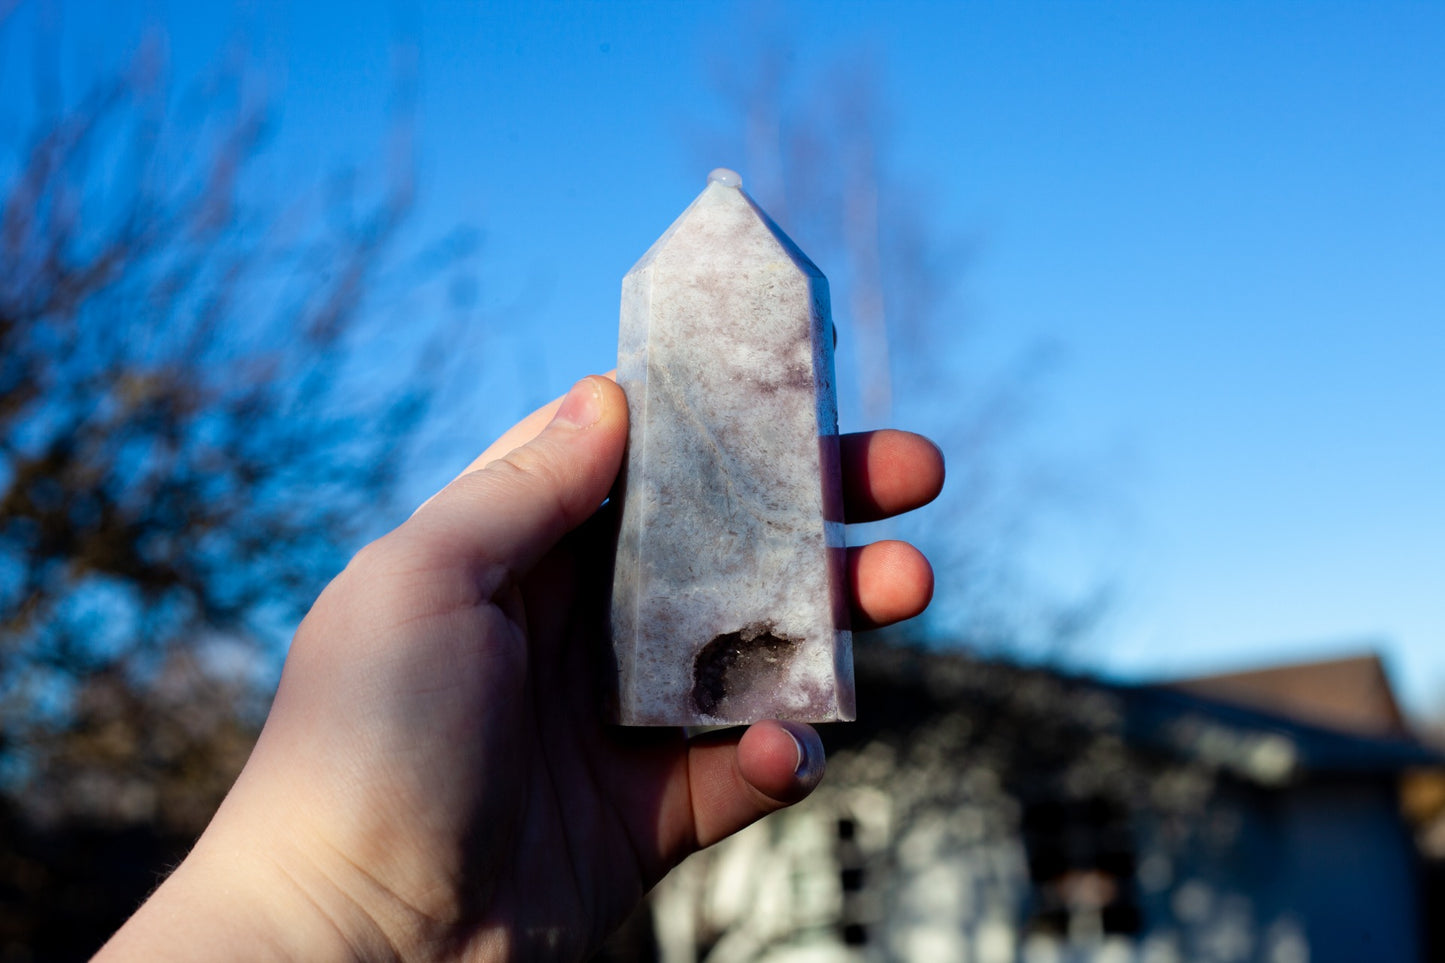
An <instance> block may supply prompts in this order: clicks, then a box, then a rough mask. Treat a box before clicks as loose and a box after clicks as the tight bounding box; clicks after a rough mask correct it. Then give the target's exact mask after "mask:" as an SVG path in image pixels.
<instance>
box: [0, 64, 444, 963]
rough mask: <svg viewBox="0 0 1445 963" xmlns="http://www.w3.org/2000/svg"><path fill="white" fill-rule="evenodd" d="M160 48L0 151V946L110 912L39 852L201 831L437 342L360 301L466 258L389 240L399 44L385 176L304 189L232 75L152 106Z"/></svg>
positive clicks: (373, 495) (383, 504)
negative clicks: (24, 841) (5, 896)
mask: <svg viewBox="0 0 1445 963" xmlns="http://www.w3.org/2000/svg"><path fill="white" fill-rule="evenodd" d="M163 50H164V44H163V43H161V42H152V43H149V44H147V45H145V46H144V47H143V48H142V51H141V53H140V54H138V55H137V57H136V59H135V61H134V62H133V63H132V64H131V65H130V66H129V67H128V68H126V69H125V70H123V71H122V72H121V73H120V74H119V75H117V76H112V77H108V78H105V79H102V80H101V81H99V82H97V83H96V84H95V86H94V87H93V88H92V89H90V90H89V91H88V92H87V93H85V94H84V96H82V97H80V98H79V99H78V101H76V102H75V103H74V104H73V105H71V106H68V107H63V108H62V107H55V108H53V109H52V108H50V107H48V106H47V105H48V104H57V103H59V98H57V97H52V96H43V97H40V98H38V103H39V107H38V108H37V111H36V114H37V121H36V124H35V127H34V130H33V132H32V133H30V134H29V135H28V136H26V137H24V138H22V139H19V140H15V141H12V142H11V143H0V149H5V150H8V151H11V152H13V156H14V160H13V162H12V163H11V165H10V166H9V168H8V169H9V170H11V171H13V174H12V175H10V176H8V177H5V178H4V179H3V180H0V693H3V697H0V823H4V825H5V828H6V832H5V835H6V836H7V837H11V833H12V831H13V833H14V836H13V837H12V838H17V839H18V838H20V837H21V836H22V835H24V836H25V837H26V838H30V839H32V841H33V840H35V839H38V840H40V841H39V842H33V846H34V847H38V849H35V850H34V851H33V852H31V853H30V855H29V857H27V856H26V855H25V854H24V853H23V852H21V851H19V850H17V851H16V853H14V854H11V855H10V856H8V857H7V858H5V859H0V876H3V877H4V878H5V880H6V881H7V883H8V884H13V886H14V887H16V888H18V889H19V891H20V892H22V894H24V895H23V898H22V903H21V904H19V905H18V909H17V906H16V905H6V906H0V943H3V942H4V941H5V940H6V939H7V938H14V939H20V938H21V937H20V936H16V935H15V927H16V926H21V924H20V923H16V920H17V919H19V920H30V921H31V922H34V921H35V920H40V919H50V920H51V922H52V923H53V924H54V932H57V933H62V934H63V933H64V932H65V931H66V928H67V927H69V929H70V936H71V937H72V938H73V937H74V936H75V933H76V932H77V930H76V927H77V926H79V927H80V929H79V932H82V933H90V932H92V931H94V932H98V933H100V934H103V933H104V932H105V929H106V927H108V926H113V925H114V924H115V922H116V921H115V920H113V919H107V918H106V914H105V913H104V912H101V913H100V914H99V915H98V917H97V915H96V914H94V913H92V914H91V916H89V917H87V919H86V920H85V923H84V925H81V924H78V923H77V922H76V920H74V919H71V918H70V917H67V916H66V915H65V914H66V913H67V912H70V911H73V912H80V911H79V910H76V909H75V907H74V906H70V908H69V910H67V908H66V907H67V906H68V905H69V904H67V903H66V902H65V900H64V899H63V898H62V895H63V893H64V892H70V891H73V890H74V886H75V883H74V879H71V878H67V872H66V871H65V870H64V869H63V868H61V867H60V866H59V865H58V864H56V863H54V862H52V860H55V859H61V855H57V854H62V855H63V853H65V852H70V850H69V849H67V848H65V847H64V846H61V845H60V842H59V841H63V840H64V839H74V838H76V835H75V834H76V833H77V832H80V829H79V828H78V827H85V826H89V827H91V830H90V831H93V832H98V831H101V830H103V829H104V828H105V827H111V828H112V829H116V830H117V831H119V830H120V829H125V828H126V827H131V830H130V831H135V830H137V829H139V828H145V830H146V832H148V833H151V834H152V835H155V836H156V838H161V839H164V840H169V843H167V844H166V845H170V846H172V847H173V846H175V845H176V844H177V843H178V842H183V841H184V840H185V839H187V838H189V836H190V835H191V834H193V833H194V832H195V831H197V830H198V829H199V828H200V827H201V826H202V825H203V824H204V822H205V820H206V819H208V818H209V814H210V812H211V810H212V809H213V807H214V805H215V804H216V802H217V801H218V800H219V798H220V796H221V795H222V794H223V793H224V791H225V789H226V788H227V786H228V785H229V783H230V780H231V778H233V776H234V774H235V772H236V771H237V770H238V769H239V766H240V764H241V763H242V762H243V761H244V759H245V756H246V753H247V752H248V750H249V746H250V742H251V739H252V738H253V736H254V732H255V728H256V726H257V724H258V723H259V720H260V718H261V717H262V715H263V713H264V709H265V705H266V703H267V701H268V697H269V692H270V688H271V686H272V684H273V682H274V675H275V670H276V668H277V667H278V666H279V661H280V656H281V654H282V652H283V651H284V643H285V637H286V634H287V633H288V632H289V629H290V627H291V626H292V625H294V623H295V621H296V619H297V618H299V615H300V613H302V612H303V611H304V609H305V607H306V606H307V605H308V604H309V603H310V601H311V599H312V598H314V596H315V594H316V592H317V591H319V589H320V587H321V585H322V584H323V583H324V581H325V579H326V578H328V577H329V576H330V574H332V573H334V572H335V571H336V570H337V569H338V568H339V567H340V566H341V564H342V563H343V562H344V560H345V557H346V554H347V552H349V550H351V549H352V548H354V547H355V545H356V543H357V541H358V539H359V538H361V537H362V536H363V535H366V534H369V533H372V532H375V531H377V530H378V529H379V528H380V526H381V525H382V524H384V523H385V522H387V521H389V520H390V517H389V516H388V510H389V501H388V499H389V496H390V494H391V492H392V491H393V487H394V484H395V482H396V481H397V478H398V469H399V466H400V465H402V464H403V463H404V461H405V454H406V451H407V445H408V438H409V429H410V428H411V427H412V426H414V425H415V424H416V422H417V420H418V419H419V418H420V417H421V415H422V414H423V412H424V411H425V408H426V404H427V401H428V392H427V389H426V388H423V387H422V386H423V385H429V384H434V383H435V381H436V378H437V376H438V372H437V371H436V370H435V368H436V366H437V364H438V363H439V362H438V359H437V352H436V351H435V350H434V349H435V347H436V346H437V345H438V344H439V341H440V339H441V338H442V337H443V336H444V332H442V331H441V330H440V328H439V326H438V325H436V324H432V325H431V326H430V327H427V326H426V325H420V326H417V327H414V328H413V329H411V330H407V331H402V332H397V331H396V330H395V329H394V328H393V327H391V326H389V325H387V324H386V323H385V322H384V320H383V317H382V314H383V312H381V311H379V310H377V308H378V307H379V306H384V305H385V304H386V303H387V302H388V301H394V300H396V299H399V298H402V297H405V296H407V292H409V291H411V290H413V289H414V288H415V286H416V285H417V283H419V282H420V281H423V280H425V279H426V278H427V277H428V276H434V274H435V272H436V271H438V270H443V271H451V270H452V269H453V268H455V267H457V266H458V265H460V264H461V263H462V261H461V258H462V256H463V255H464V254H465V253H466V251H465V246H466V244H467V243H468V242H467V241H466V239H465V237H462V236H460V235H459V236H457V237H453V238H448V239H446V240H444V241H443V243H442V244H441V245H439V246H437V247H434V248H432V249H430V250H427V251H424V252H422V253H421V254H419V255H417V256H416V257H403V256H401V255H400V254H399V253H398V252H397V251H396V247H397V235H398V231H399V229H400V228H401V226H402V225H403V223H404V221H405V218H406V216H407V214H408V211H409V210H410V208H411V205H412V199H413V183H412V168H411V161H410V154H411V147H410V131H409V125H410V112H409V110H408V100H409V94H408V91H409V89H410V84H409V79H408V78H409V74H408V70H409V64H410V63H411V61H412V60H414V57H412V56H410V55H409V54H408V52H407V51H406V50H401V51H400V56H399V58H398V64H399V71H400V72H399V75H398V81H397V84H396V90H397V96H396V98H395V99H396V104H395V106H396V107H397V108H398V109H397V110H396V111H395V118H394V123H393V131H392V135H391V138H392V143H391V145H390V147H391V149H390V159H389V162H388V163H387V165H386V166H385V167H384V169H383V170H381V171H380V172H375V171H367V170H360V171H352V172H348V173H345V174H343V175H338V176H337V177H335V178H334V179H333V180H332V182H331V183H330V184H329V185H326V187H325V189H324V190H315V191H305V190H302V191H296V190H282V189H276V188H274V187H272V186H271V185H268V184H266V183H265V182H264V180H263V179H262V178H261V177H260V176H258V175H257V171H258V168H259V165H258V163H257V159H258V157H260V156H262V150H263V148H264V146H265V144H266V141H267V137H268V135H269V132H270V127H271V115H272V111H271V107H270V104H269V102H268V100H267V98H266V96H265V94H264V84H263V83H262V80H263V78H262V77H261V76H260V75H259V74H258V73H256V72H255V71H254V70H251V69H248V68H247V67H246V66H245V64H244V58H242V59H241V60H240V61H233V62H227V63H223V64H221V65H219V66H218V67H217V68H215V69H214V70H213V71H212V72H211V73H210V74H209V75H208V76H205V77H202V78H201V79H200V80H199V81H198V82H197V84H196V85H195V88H194V89H191V90H189V91H187V92H184V93H183V94H182V95H181V96H179V97H173V96H172V93H171V91H170V90H169V89H168V86H167V83H166V80H165V69H164V55H163ZM0 136H3V135H0ZM6 169H7V168H6V167H4V166H0V171H3V170H6ZM398 358H401V359H403V360H401V361H398V360H397V359H398ZM22 826H24V827H29V828H28V829H24V830H22V829H19V828H15V827H22ZM47 827H49V828H47ZM35 833H40V834H41V835H40V836H34V834H35ZM45 833H49V834H50V835H49V836H45V835H44V834H45ZM45 839H49V840H50V843H46V842H45ZM28 845H29V844H28ZM47 846H48V847H49V848H47ZM164 848H165V847H164V846H162V847H161V849H162V851H164ZM101 849H102V850H103V847H102V848H101ZM149 852H150V856H149V858H152V859H154V858H156V857H157V854H156V852H155V851H154V850H152V851H149ZM72 855H77V856H78V858H81V859H86V858H89V859H92V860H94V859H101V857H99V856H97V855H96V852H95V851H92V852H91V853H90V854H89V856H88V857H87V856H86V855H85V854H72ZM130 856H131V857H132V862H134V859H133V857H134V854H133V853H132V854H130ZM27 859H28V862H27ZM37 867H39V868H37ZM72 868H74V867H72ZM104 871H105V867H103V866H96V865H91V866H90V874H89V876H88V878H90V879H92V880H95V879H99V880H102V881H103V880H104V879H105V876H104ZM153 871H154V870H152V872H153ZM22 879H24V880H29V881H30V884H34V885H28V884H27V885H22V884H21V883H20V882H17V881H18V880H22ZM37 880H39V881H41V882H40V883H36V881H37ZM46 880H48V881H49V884H50V885H51V886H52V888H51V889H50V890H46V889H45V887H44V885H43V884H44V883H45V881H46ZM142 883H143V885H149V883H148V882H146V881H145V880H142ZM99 885H100V888H101V889H102V890H103V889H104V886H103V883H102V884H99ZM35 886H39V887H40V888H39V889H38V890H37V889H35ZM66 886H70V887H71V890H66V889H65V887H66ZM4 888H5V889H7V890H10V889H11V888H12V887H11V885H7V886H5V887H4ZM137 895H139V894H137V893H128V892H121V893H120V894H119V895H118V897H116V898H115V899H111V903H112V904H114V903H116V902H119V905H120V911H121V912H122V913H123V912H125V910H126V909H127V908H128V904H129V903H130V902H131V901H133V899H134V898H135V896H137ZM111 896H116V894H114V893H112V894H111ZM98 898H99V897H95V896H94V894H92V895H91V901H92V902H94V901H95V899H98ZM57 900H58V901H59V902H56V901H57ZM42 907H48V908H46V909H44V910H43V911H42ZM115 908H116V907H115V905H111V906H110V911H111V912H114V911H115ZM67 920H69V922H67ZM25 925H26V926H29V925H30V924H29V923H26V924H25ZM35 925H36V926H40V925H41V924H40V923H35ZM21 928H22V930H23V932H24V933H31V932H33V930H31V929H24V927H23V926H22V927H21ZM22 935H23V933H22ZM22 942H23V940H22ZM93 948H94V946H93V945H91V946H89V947H88V949H87V948H82V949H80V950H78V951H77V952H80V953H84V952H88V951H89V949H93ZM42 955H44V954H42ZM61 955H65V954H64V953H63V952H62V953H61Z"/></svg>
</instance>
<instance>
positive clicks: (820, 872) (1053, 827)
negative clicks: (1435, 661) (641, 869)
mask: <svg viewBox="0 0 1445 963" xmlns="http://www.w3.org/2000/svg"><path fill="white" fill-rule="evenodd" d="M858 674H859V689H860V698H859V704H860V706H862V707H863V711H862V720H863V721H861V722H859V723H855V724H850V725H847V726H836V727H827V728H828V729H829V731H827V732H825V740H826V741H827V742H828V743H829V750H830V753H831V757H830V764H829V774H828V778H827V780H825V782H824V785H823V786H822V787H820V789H819V791H818V792H817V793H816V794H815V795H814V797H813V798H812V799H810V800H809V801H808V802H807V803H805V804H804V805H802V806H799V807H797V808H795V809H794V810H791V811H789V812H786V813H782V814H779V815H777V816H774V817H771V818H769V819H768V820H765V821H764V822H762V823H760V824H759V825H757V826H755V827H753V828H751V829H750V830H748V831H746V832H744V833H742V834H740V835H739V836H738V837H736V838H735V839H733V840H730V841H729V842H728V843H726V844H724V845H722V846H719V847H716V848H714V849H713V850H710V851H708V852H705V853H702V854H699V855H697V856H694V857H693V858H692V859H690V860H689V861H688V862H687V863H685V864H684V865H683V866H681V867H679V869H678V870H677V871H675V872H674V873H673V875H672V876H670V877H669V878H668V879H667V880H665V881H664V882H663V884H662V885H661V886H660V887H659V888H658V890H657V891H656V893H655V894H654V897H653V921H654V927H653V930H654V932H653V934H652V938H651V939H649V940H648V941H647V942H649V943H650V942H653V941H654V940H655V946H656V951H655V952H656V955H657V956H658V958H660V959H661V960H664V961H666V963H695V961H708V963H725V961H742V960H750V961H751V960H760V961H772V963H784V961H789V963H793V961H796V963H803V961H808V963H812V961H817V963H823V961H854V960H859V961H861V960H919V961H965V963H1013V961H1025V963H1065V961H1068V963H1075V961H1091V963H1185V961H1189V963H1195V961H1219V963H1235V961H1239V963H1245V961H1248V963H1255V961H1258V963H1336V961H1339V963H1344V961H1349V963H1360V961H1377V960H1378V961H1414V960H1424V959H1432V958H1435V957H1434V956H1433V955H1432V954H1433V952H1434V951H1436V950H1438V944H1437V943H1436V942H1434V940H1435V937H1434V935H1433V934H1432V933H1431V932H1429V929H1428V919H1427V915H1428V914H1427V913H1426V909H1425V907H1426V900H1427V899H1428V898H1429V897H1430V896H1431V895H1432V894H1431V893H1429V892H1428V887H1429V880H1430V879H1432V878H1434V876H1433V875H1432V873H1430V872H1427V870H1429V868H1430V866H1432V865H1434V864H1433V863H1431V862H1430V860H1429V858H1428V857H1429V855H1430V854H1429V853H1428V852H1426V851H1424V850H1422V846H1421V842H1420V840H1423V839H1427V838H1428V836H1429V833H1430V826H1431V825H1432V824H1433V822H1438V821H1439V813H1440V811H1441V809H1442V808H1445V781H1442V778H1441V773H1442V772H1445V768H1442V766H1445V758H1442V757H1441V756H1440V755H1439V754H1437V753H1436V752H1435V751H1433V750H1431V749H1429V748H1427V747H1426V746H1424V745H1422V744H1421V743H1420V742H1419V741H1417V740H1416V739H1415V738H1413V737H1412V735H1411V734H1410V733H1409V731H1408V729H1407V727H1406V726H1405V723H1404V719H1403V716H1402V715H1401V713H1400V710H1399V707H1398V705H1397V704H1396V702H1395V699H1394V696H1393V693H1392V692H1391V690H1390V686H1389V682H1388V679H1387V678H1386V676H1385V673H1384V672H1383V670H1382V668H1381V666H1380V664H1379V662H1378V660H1377V659H1375V658H1374V657H1372V656H1367V657H1362V658H1359V659H1353V660H1344V661H1339V662H1331V663H1318V664H1313V665H1307V666H1291V667H1284V668H1280V669H1274V670H1267V671H1263V672H1253V673H1242V674H1237V675H1231V676H1217V677H1212V678H1208V679H1194V680H1185V681H1181V682H1178V683H1175V684H1171V685H1168V686H1121V685H1110V684H1106V683H1101V682H1098V681H1094V680H1088V679H1080V678H1071V677H1068V676H1064V675H1060V674H1057V673H1054V672H1049V671H1045V670H1041V669H1027V668H1020V667H1018V666H1013V665H1008V664H1003V663H997V662H985V661H978V660H975V659H971V658H969V657H966V656H961V655H957V654H938V653H925V652H920V651H916V650H903V649H894V648H888V647H882V646H875V647H863V648H861V649H860V651H859V653H858Z"/></svg>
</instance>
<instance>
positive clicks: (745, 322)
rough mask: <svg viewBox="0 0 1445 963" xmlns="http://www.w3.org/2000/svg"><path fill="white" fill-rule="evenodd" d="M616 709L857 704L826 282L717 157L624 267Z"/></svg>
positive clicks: (681, 713) (763, 712)
mask: <svg viewBox="0 0 1445 963" xmlns="http://www.w3.org/2000/svg"><path fill="white" fill-rule="evenodd" d="M617 381H618V383H619V384H621V385H622V387H623V389H624V390H625V391H626V392H627V404H628V410H629V414H630V417H631V430H630V434H629V437H628V443H627V463H626V467H625V469H624V473H623V482H622V508H621V527H620V532H619V535H618V544H617V562H616V569H615V574H614V577H613V585H612V613H611V623H612V645H613V653H614V655H615V668H616V674H615V679H614V689H613V691H612V693H611V719H612V720H613V721H615V722H620V723H623V724H625V725H718V724H725V723H747V722H754V721H757V720H759V719H767V718H779V719H793V720H799V721H807V722H826V721H831V720H836V719H851V718H853V712H854V708H853V702H854V700H853V654H852V640H851V636H850V633H849V631H848V621H847V618H848V593H847V586H846V583H845V574H844V546H843V507H842V496H841V481H840V477H839V455H838V407H837V399H836V395H835V391H834V385H833V327H832V322H831V320H830V319H829V312H828V282H827V279H826V278H824V277H823V274H822V272H820V271H819V270H818V268H817V267H816V266H814V264H813V262H812V261H810V260H808V258H807V256H806V255H804V254H803V252H802V251H800V250H798V248H797V246H796V245H795V244H793V242H792V241H791V240H789V239H788V237H787V235H785V234H784V233H783V232H782V230H780V229H779V228H778V226H777V225H776V224H774V223H773V222H772V220H771V219H770V218H769V217H768V216H767V215H766V214H764V213H763V212H762V211H761V210H760V209H759V208H758V206H757V205H756V204H754V203H753V201H752V199H751V198H749V197H748V195H747V194H745V193H744V192H743V190H742V186H741V181H740V179H739V178H738V175H736V174H734V173H733V172H732V171H726V170H717V171H714V172H713V173H712V174H711V175H710V176H709V178H708V185H707V187H706V189H704V190H703V192H702V193H701V194H700V195H698V197H697V199H696V200H695V201H693V202H692V205H691V206H689V207H688V209H687V210H685V211H683V213H682V216H681V217H679V218H678V219H677V220H676V221H675V222H674V223H673V225H672V226H671V227H670V228H668V229H667V232H666V233H665V234H663V235H662V237H660V238H658V240H657V242H656V243H655V244H653V245H652V247H651V249H649V250H648V252H647V253H646V254H644V255H643V256H642V260H640V261H638V262H637V264H636V265H635V266H634V267H633V268H632V270H631V271H629V272H628V273H627V276H626V277H625V278H623V281H622V318H621V327H620V334H619V337H618V348H617Z"/></svg>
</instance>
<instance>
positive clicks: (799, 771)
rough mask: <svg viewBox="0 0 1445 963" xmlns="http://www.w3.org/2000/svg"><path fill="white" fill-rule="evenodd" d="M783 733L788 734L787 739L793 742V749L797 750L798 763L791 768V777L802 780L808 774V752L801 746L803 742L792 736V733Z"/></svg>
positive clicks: (787, 731)
mask: <svg viewBox="0 0 1445 963" xmlns="http://www.w3.org/2000/svg"><path fill="white" fill-rule="evenodd" d="M783 731H784V732H786V733H788V738H789V739H791V740H793V748H794V749H797V750H798V763H797V765H795V766H794V767H793V775H795V776H798V777H799V778H802V777H803V776H805V775H807V773H808V750H807V748H806V747H805V746H804V745H803V740H801V739H799V738H798V737H797V736H795V735H793V733H792V732H791V731H789V730H787V729H784V730H783Z"/></svg>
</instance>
